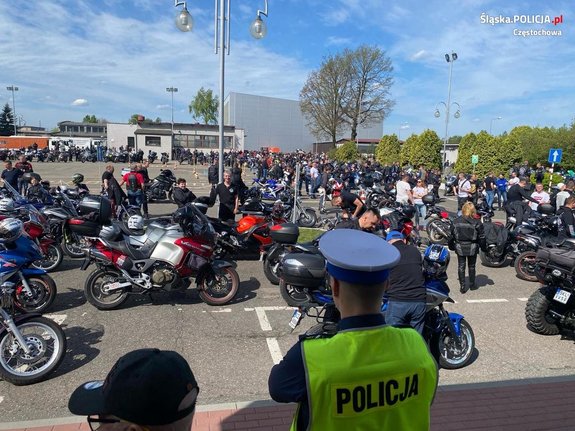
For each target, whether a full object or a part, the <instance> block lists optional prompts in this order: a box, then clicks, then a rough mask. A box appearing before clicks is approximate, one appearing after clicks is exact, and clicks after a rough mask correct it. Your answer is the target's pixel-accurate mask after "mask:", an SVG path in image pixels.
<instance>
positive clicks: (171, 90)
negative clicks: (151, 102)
mask: <svg viewBox="0 0 575 431" xmlns="http://www.w3.org/2000/svg"><path fill="white" fill-rule="evenodd" d="M166 91H167V92H168V93H172V148H170V151H171V152H172V154H173V152H174V93H177V92H178V88H177V87H167V88H166Z"/></svg>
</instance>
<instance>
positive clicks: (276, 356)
mask: <svg viewBox="0 0 575 431" xmlns="http://www.w3.org/2000/svg"><path fill="white" fill-rule="evenodd" d="M266 341H267V343H268V349H269V351H270V354H271V355H272V360H273V361H274V364H279V363H280V361H281V360H282V359H283V355H282V351H281V350H280V345H279V343H278V340H277V338H266Z"/></svg>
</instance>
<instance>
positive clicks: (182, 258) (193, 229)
mask: <svg viewBox="0 0 575 431" xmlns="http://www.w3.org/2000/svg"><path fill="white" fill-rule="evenodd" d="M173 220H174V222H177V223H178V224H173V225H166V224H164V223H162V222H161V221H154V222H152V223H150V225H149V226H148V228H147V230H146V232H145V233H144V235H141V236H128V235H122V236H121V237H120V238H113V239H107V238H103V235H102V234H101V231H100V232H97V230H98V229H97V228H96V230H95V231H94V232H92V236H93V237H94V236H95V237H94V238H92V239H91V247H90V248H89V249H87V250H86V260H85V261H84V264H83V265H82V270H86V269H87V268H88V266H90V264H91V263H95V264H96V268H95V269H94V271H92V273H90V274H89V276H88V278H87V279H86V283H85V285H84V293H85V295H86V299H87V300H88V302H90V304H92V305H94V306H95V307H96V308H98V309H100V310H111V309H114V308H118V307H119V306H120V305H122V304H123V303H124V302H125V301H126V299H127V298H128V295H129V294H147V293H150V292H152V291H159V290H165V291H172V290H180V291H182V290H185V289H187V288H188V286H189V283H190V280H191V279H192V278H195V280H196V284H197V287H198V289H199V294H200V298H201V299H202V300H203V301H204V302H206V303H207V304H209V305H222V304H226V303H228V302H229V301H231V300H232V299H233V298H234V297H235V295H236V293H237V291H238V287H239V276H238V274H237V272H236V271H235V269H234V268H233V267H232V264H231V263H229V262H226V261H222V260H213V259H212V256H213V252H214V245H215V232H214V229H213V227H212V225H211V224H210V222H209V221H208V219H207V218H206V216H204V215H203V214H202V213H201V212H200V211H199V210H198V209H197V208H195V207H194V206H193V205H187V206H185V207H182V208H180V209H178V210H176V212H175V213H174V215H173ZM94 234H95V235H94ZM98 235H100V236H98Z"/></svg>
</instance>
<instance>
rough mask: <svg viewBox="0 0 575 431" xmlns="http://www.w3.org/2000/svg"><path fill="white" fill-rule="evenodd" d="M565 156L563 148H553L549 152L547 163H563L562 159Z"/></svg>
mask: <svg viewBox="0 0 575 431" xmlns="http://www.w3.org/2000/svg"><path fill="white" fill-rule="evenodd" d="M562 156H563V150H562V149H561V148H551V149H550V150H549V158H548V159H547V161H548V162H549V163H561V157H562Z"/></svg>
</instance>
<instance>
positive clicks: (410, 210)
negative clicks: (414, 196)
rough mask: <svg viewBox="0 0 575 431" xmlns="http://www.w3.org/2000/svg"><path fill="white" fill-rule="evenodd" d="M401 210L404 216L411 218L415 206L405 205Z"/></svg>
mask: <svg viewBox="0 0 575 431" xmlns="http://www.w3.org/2000/svg"><path fill="white" fill-rule="evenodd" d="M401 212H402V213H403V215H404V216H405V217H407V218H413V216H414V215H415V207H414V206H413V205H405V206H404V207H403V208H402V210H401Z"/></svg>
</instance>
